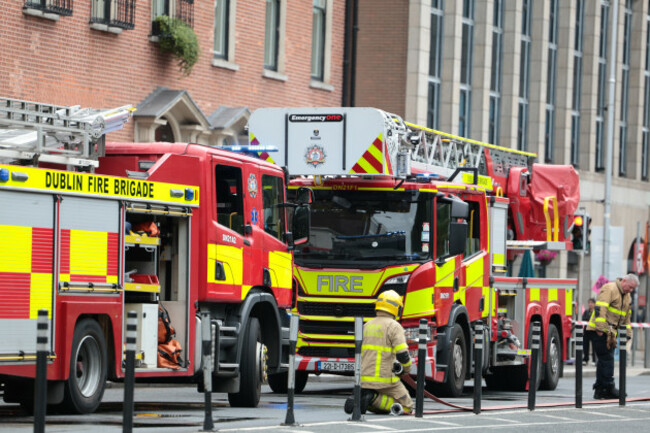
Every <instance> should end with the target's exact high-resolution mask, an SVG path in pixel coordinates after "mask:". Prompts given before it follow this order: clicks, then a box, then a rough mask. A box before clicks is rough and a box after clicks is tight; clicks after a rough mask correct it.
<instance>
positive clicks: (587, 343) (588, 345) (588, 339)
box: [582, 331, 596, 362]
mask: <svg viewBox="0 0 650 433" xmlns="http://www.w3.org/2000/svg"><path fill="white" fill-rule="evenodd" d="M595 336H596V331H585V334H584V338H583V339H582V359H583V361H584V362H587V361H589V352H591V360H592V362H596V350H595V349H594V344H593V343H592V340H593V338H594V337H595Z"/></svg>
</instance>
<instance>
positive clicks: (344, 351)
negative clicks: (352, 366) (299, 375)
mask: <svg viewBox="0 0 650 433" xmlns="http://www.w3.org/2000/svg"><path fill="white" fill-rule="evenodd" d="M298 355H301V356H315V357H318V358H354V347H301V348H300V349H298Z"/></svg>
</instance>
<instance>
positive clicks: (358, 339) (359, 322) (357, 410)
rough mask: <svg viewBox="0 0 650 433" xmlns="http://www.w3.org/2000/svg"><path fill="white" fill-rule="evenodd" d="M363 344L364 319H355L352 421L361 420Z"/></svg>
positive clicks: (359, 317)
mask: <svg viewBox="0 0 650 433" xmlns="http://www.w3.org/2000/svg"><path fill="white" fill-rule="evenodd" d="M362 342H363V317H361V316H357V317H355V318H354V408H353V409H352V417H351V418H350V421H362V418H361V343H362Z"/></svg>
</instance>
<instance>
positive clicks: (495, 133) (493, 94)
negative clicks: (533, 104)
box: [488, 0, 503, 144]
mask: <svg viewBox="0 0 650 433" xmlns="http://www.w3.org/2000/svg"><path fill="white" fill-rule="evenodd" d="M502 67H503V0H494V10H493V20H492V66H491V71H490V107H489V110H490V111H489V116H490V117H489V125H488V141H489V142H490V143H493V144H499V133H500V129H501V128H500V127H501V75H502Z"/></svg>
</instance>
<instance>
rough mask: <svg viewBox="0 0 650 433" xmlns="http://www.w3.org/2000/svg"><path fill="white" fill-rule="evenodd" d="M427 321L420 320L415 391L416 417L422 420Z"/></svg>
mask: <svg viewBox="0 0 650 433" xmlns="http://www.w3.org/2000/svg"><path fill="white" fill-rule="evenodd" d="M427 322H428V321H427V319H420V339H419V341H418V383H417V387H416V391H415V416H416V417H418V418H422V413H423V412H424V381H425V378H424V376H425V369H426V364H427V340H428V338H427Z"/></svg>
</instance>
